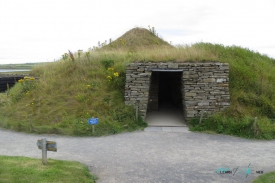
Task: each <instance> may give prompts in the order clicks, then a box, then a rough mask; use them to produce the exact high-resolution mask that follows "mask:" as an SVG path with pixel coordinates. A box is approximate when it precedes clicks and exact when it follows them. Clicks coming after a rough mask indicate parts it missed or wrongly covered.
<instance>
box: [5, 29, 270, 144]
mask: <svg viewBox="0 0 275 183" xmlns="http://www.w3.org/2000/svg"><path fill="white" fill-rule="evenodd" d="M143 36H144V37H146V39H145V38H143ZM143 42H144V45H143V44H142V43H143ZM156 42H157V43H156ZM167 61H172V62H217V61H218V62H227V63H229V65H230V73H229V78H230V85H229V87H230V97H231V106H230V107H229V109H227V110H226V111H224V112H222V113H219V114H215V115H214V116H213V117H212V118H208V120H206V119H205V120H203V123H202V124H198V121H197V120H196V119H194V120H193V121H192V123H191V124H192V126H190V129H192V130H197V131H207V130H211V131H215V132H217V133H225V134H230V135H238V136H243V137H247V138H264V139H272V138H275V125H274V121H273V119H275V94H274V91H275V84H274V83H275V75H274V73H275V60H274V59H272V58H269V57H268V56H266V55H262V54H260V53H257V52H254V51H251V50H249V49H246V48H241V47H238V46H223V45H219V44H211V43H196V44H193V45H177V46H171V45H170V46H169V44H168V43H167V42H165V41H164V40H162V39H160V38H159V37H158V36H157V34H156V32H155V31H154V32H153V31H152V29H150V30H146V29H142V28H135V29H133V30H130V31H128V32H127V33H125V34H124V35H123V36H121V37H120V38H118V39H117V40H115V41H110V43H109V44H107V43H106V44H104V45H101V46H100V47H98V48H95V49H93V50H89V51H87V52H83V51H79V52H77V53H74V54H71V55H70V54H64V55H63V56H62V58H60V60H58V61H56V62H53V63H47V64H44V65H38V66H36V67H34V68H33V69H32V71H31V73H30V75H31V76H34V77H39V80H31V79H30V78H26V79H24V80H23V81H22V82H19V83H17V84H16V85H15V87H13V88H12V89H11V90H10V91H9V92H8V93H9V94H8V96H7V97H6V96H5V95H2V98H1V99H0V101H1V102H0V108H1V110H0V116H1V117H0V126H2V127H5V128H10V129H14V130H18V131H31V132H36V133H59V134H68V135H97V136H98V135H107V134H115V133H119V132H123V131H133V130H137V129H142V128H143V127H145V126H146V124H144V123H143V122H142V120H141V119H140V118H139V119H136V117H135V109H134V107H133V106H125V105H124V84H125V79H126V76H125V75H126V70H125V68H126V64H128V63H132V62H167ZM91 117H98V118H99V124H98V125H97V126H96V130H95V134H92V130H91V126H89V125H87V119H88V118H91ZM254 117H258V121H257V125H256V127H254V128H253V121H254Z"/></svg>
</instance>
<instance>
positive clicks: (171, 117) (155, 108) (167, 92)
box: [145, 70, 186, 126]
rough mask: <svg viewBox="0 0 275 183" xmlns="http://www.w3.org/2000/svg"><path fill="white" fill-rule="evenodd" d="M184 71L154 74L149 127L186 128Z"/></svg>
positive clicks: (150, 94)
mask: <svg viewBox="0 0 275 183" xmlns="http://www.w3.org/2000/svg"><path fill="white" fill-rule="evenodd" d="M181 77H182V70H169V71H167V70H155V71H153V72H152V76H151V84H150V91H149V103H148V110H147V114H146V120H145V121H146V122H147V123H148V125H149V126H186V124H185V123H184V119H185V117H184V113H183V111H184V106H183V98H182V96H183V95H182V80H181Z"/></svg>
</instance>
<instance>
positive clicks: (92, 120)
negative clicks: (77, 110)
mask: <svg viewBox="0 0 275 183" xmlns="http://www.w3.org/2000/svg"><path fill="white" fill-rule="evenodd" d="M88 124H89V125H97V124H98V118H89V119H88Z"/></svg>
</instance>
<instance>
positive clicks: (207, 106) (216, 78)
mask: <svg viewBox="0 0 275 183" xmlns="http://www.w3.org/2000/svg"><path fill="white" fill-rule="evenodd" d="M154 69H158V70H162V71H166V70H167V71H169V70H171V69H173V70H181V71H182V78H181V82H182V83H181V92H182V100H183V101H182V104H183V113H184V116H185V118H186V119H190V118H193V117H196V116H198V115H200V114H201V112H206V113H208V114H212V113H213V112H217V111H221V110H224V109H225V108H227V107H228V106H229V105H230V95H229V77H228V76H229V64H228V63H217V62H208V63H185V62H183V63H172V62H168V63H167V62H166V63H131V64H129V65H127V66H126V84H125V104H126V105H135V106H136V107H138V109H139V113H140V115H141V117H142V118H143V120H145V117H146V112H147V107H148V103H149V102H154V103H155V104H153V105H150V106H157V103H158V98H157V95H156V93H157V92H154V90H158V86H155V84H152V85H151V83H156V82H154V80H156V79H158V77H156V78H151V76H152V70H154ZM149 91H150V95H149ZM153 108H154V107H153ZM149 110H150V109H149Z"/></svg>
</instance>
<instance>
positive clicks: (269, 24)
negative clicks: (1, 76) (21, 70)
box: [0, 0, 275, 63]
mask: <svg viewBox="0 0 275 183" xmlns="http://www.w3.org/2000/svg"><path fill="white" fill-rule="evenodd" d="M274 7H275V2H274V1H272V0H249V1H248V0H242V1H237V0H223V1H220V0H208V1H205V0H158V1H156V0H151V1H150V0H131V1H129V0H117V1H114V0H93V1H91V0H67V1H57V0H40V1H34V0H9V1H1V2H0V25H1V29H0V40H1V42H0V63H9V62H11V61H12V62H14V63H15V62H26V60H27V61H28V62H36V61H52V60H53V59H58V58H60V56H61V55H62V54H63V53H64V52H66V51H67V50H68V49H70V50H72V51H76V50H78V49H83V50H86V49H88V48H89V47H92V46H96V45H97V42H98V41H105V40H108V39H109V38H112V39H115V38H117V37H119V36H121V35H122V34H123V33H125V32H126V31H128V30H129V29H131V28H134V27H136V26H141V27H144V28H147V26H148V25H151V26H154V27H155V28H156V30H157V32H158V33H159V35H161V36H162V37H163V38H164V39H165V40H167V41H172V42H173V43H174V44H177V43H187V44H190V43H195V42H198V41H205V42H212V43H220V44H224V45H239V46H243V47H247V48H250V49H252V50H255V51H259V52H260V53H264V54H268V55H269V56H272V57H274V58H275V53H274V49H275V46H274V42H275V36H274V32H275V26H273V18H274V17H275V11H273V8H274Z"/></svg>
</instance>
